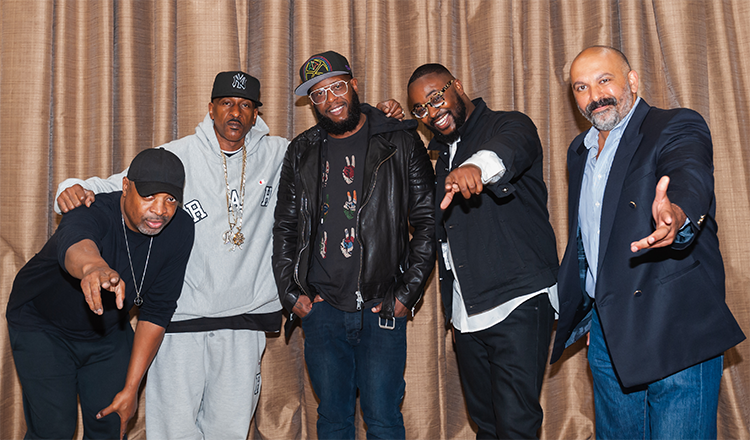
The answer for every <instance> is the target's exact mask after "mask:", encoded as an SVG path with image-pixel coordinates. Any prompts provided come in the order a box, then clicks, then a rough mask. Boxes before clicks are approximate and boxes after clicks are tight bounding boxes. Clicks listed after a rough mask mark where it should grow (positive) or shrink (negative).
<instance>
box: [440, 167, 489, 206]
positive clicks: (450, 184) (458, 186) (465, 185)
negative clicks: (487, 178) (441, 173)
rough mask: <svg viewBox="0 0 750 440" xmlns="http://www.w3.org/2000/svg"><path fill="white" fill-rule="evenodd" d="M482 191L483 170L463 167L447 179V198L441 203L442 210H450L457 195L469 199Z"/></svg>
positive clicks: (451, 173)
mask: <svg viewBox="0 0 750 440" xmlns="http://www.w3.org/2000/svg"><path fill="white" fill-rule="evenodd" d="M482 189H484V185H483V184H482V170H481V169H479V167H478V166H476V165H471V164H467V165H462V166H460V167H458V168H456V169H455V170H453V171H451V172H450V174H448V177H446V178H445V197H443V200H442V201H441V202H440V209H446V208H448V206H450V204H451V202H452V201H453V196H454V195H455V194H456V193H461V195H462V196H463V197H464V198H465V199H468V198H469V197H471V195H472V194H480V193H481V192H482Z"/></svg>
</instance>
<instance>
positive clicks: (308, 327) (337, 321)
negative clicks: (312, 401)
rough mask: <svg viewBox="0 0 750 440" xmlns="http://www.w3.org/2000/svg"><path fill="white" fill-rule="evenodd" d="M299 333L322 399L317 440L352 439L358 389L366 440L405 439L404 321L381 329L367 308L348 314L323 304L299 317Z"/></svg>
mask: <svg viewBox="0 0 750 440" xmlns="http://www.w3.org/2000/svg"><path fill="white" fill-rule="evenodd" d="M381 322H382V323H384V324H385V321H381ZM393 323H394V322H393V321H392V320H391V321H390V322H389V323H388V324H393ZM302 329H303V330H304V331H305V362H306V363H307V370H308V372H309V373H310V380H311V381H312V386H313V389H314V390H315V394H317V396H318V398H319V399H320V404H319V405H318V425H317V426H318V438H319V439H321V440H322V439H353V438H354V413H355V403H356V398H357V388H359V392H360V405H361V406H362V412H363V414H364V421H365V423H366V424H367V438H387V439H399V438H400V439H403V438H404V437H405V435H406V434H405V430H404V419H403V417H402V415H401V408H400V406H401V401H402V400H403V398H404V389H405V387H406V383H405V382H404V368H405V367H406V318H405V317H404V318H396V319H395V328H393V329H384V328H380V326H379V317H378V315H377V314H376V313H372V312H371V311H370V309H369V308H365V309H364V310H363V311H361V312H353V313H348V312H342V311H340V310H337V309H336V308H334V307H333V306H331V305H330V304H328V303H327V302H326V301H323V302H318V303H314V304H313V308H312V311H311V312H310V313H309V314H308V315H307V316H305V317H304V318H302Z"/></svg>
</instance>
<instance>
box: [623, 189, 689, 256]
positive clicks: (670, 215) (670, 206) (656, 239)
mask: <svg viewBox="0 0 750 440" xmlns="http://www.w3.org/2000/svg"><path fill="white" fill-rule="evenodd" d="M668 187H669V177H668V176H664V177H662V178H661V179H659V183H658V184H657V185H656V196H655V197H654V203H653V204H652V205H651V214H652V215H653V216H654V223H655V224H656V230H655V231H654V232H653V233H652V234H651V235H649V236H648V237H646V238H643V239H641V240H638V241H634V242H632V243H630V250H631V251H632V252H638V251H640V250H642V249H652V248H660V247H666V246H669V245H671V244H672V243H673V242H674V239H675V237H677V234H678V233H679V232H680V228H682V225H684V224H685V220H686V219H687V216H686V215H685V212H684V211H683V210H682V208H680V207H679V206H677V205H675V204H674V203H672V202H670V201H669V197H667V188H668Z"/></svg>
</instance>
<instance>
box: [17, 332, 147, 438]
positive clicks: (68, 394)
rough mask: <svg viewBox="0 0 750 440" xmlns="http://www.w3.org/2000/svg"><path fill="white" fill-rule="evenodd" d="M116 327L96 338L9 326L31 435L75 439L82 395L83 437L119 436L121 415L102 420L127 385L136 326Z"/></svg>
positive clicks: (27, 426) (27, 431) (28, 436)
mask: <svg viewBox="0 0 750 440" xmlns="http://www.w3.org/2000/svg"><path fill="white" fill-rule="evenodd" d="M125 327H126V328H125V329H124V330H116V331H113V332H111V333H110V334H109V335H107V336H106V337H104V338H101V339H97V340H93V341H77V340H70V339H67V338H64V337H63V336H61V335H59V334H56V333H54V332H45V331H24V330H19V329H14V328H12V327H11V328H9V335H10V345H11V348H12V349H13V359H14V361H15V363H16V371H17V372H18V378H19V379H20V381H21V388H22V390H23V413H24V416H25V418H26V436H25V437H24V438H27V439H37V438H40V439H41V438H46V439H63V438H73V435H74V433H75V429H76V421H77V420H78V397H79V396H80V402H81V412H82V413H83V438H85V439H111V438H119V437H120V417H119V416H118V415H117V413H112V414H109V415H108V416H106V417H103V418H101V419H99V420H97V418H96V413H98V412H99V411H101V410H103V409H104V408H106V407H107V406H108V405H109V404H110V403H112V399H114V397H115V395H116V394H117V393H119V392H120V391H121V390H122V388H123V387H124V386H125V375H126V374H127V369H128V362H129V361H130V351H131V348H132V346H133V329H132V328H131V327H130V325H129V324H128V325H126V326H125Z"/></svg>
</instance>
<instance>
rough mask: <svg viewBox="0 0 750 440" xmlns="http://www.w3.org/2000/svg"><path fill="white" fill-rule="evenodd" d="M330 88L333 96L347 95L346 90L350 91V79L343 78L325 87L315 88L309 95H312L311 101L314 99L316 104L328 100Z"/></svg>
mask: <svg viewBox="0 0 750 440" xmlns="http://www.w3.org/2000/svg"><path fill="white" fill-rule="evenodd" d="M329 90H330V91H331V93H333V96H344V95H346V92H348V91H349V81H346V80H343V79H342V80H340V81H336V82H335V83H333V84H329V85H327V86H325V87H321V88H319V89H315V90H313V91H312V92H310V94H309V95H308V96H309V97H310V101H312V102H313V104H315V105H320V104H322V103H324V102H326V99H327V98H328V91H329Z"/></svg>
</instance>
